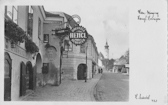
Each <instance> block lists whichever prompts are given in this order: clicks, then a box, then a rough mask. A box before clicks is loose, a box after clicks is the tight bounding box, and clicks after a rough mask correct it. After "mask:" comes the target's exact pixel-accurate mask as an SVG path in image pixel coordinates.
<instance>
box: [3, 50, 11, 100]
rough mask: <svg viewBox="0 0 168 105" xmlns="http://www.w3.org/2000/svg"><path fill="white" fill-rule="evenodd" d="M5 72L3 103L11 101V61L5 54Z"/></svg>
mask: <svg viewBox="0 0 168 105" xmlns="http://www.w3.org/2000/svg"><path fill="white" fill-rule="evenodd" d="M4 64H5V69H4V70H5V71H4V101H10V100H11V75H12V59H11V58H10V55H9V54H8V53H6V52H5V59H4Z"/></svg>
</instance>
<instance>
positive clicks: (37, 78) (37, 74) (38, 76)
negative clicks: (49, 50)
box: [33, 53, 42, 86]
mask: <svg viewBox="0 0 168 105" xmlns="http://www.w3.org/2000/svg"><path fill="white" fill-rule="evenodd" d="M33 79H34V83H33V84H34V86H40V85H41V82H42V59H41V55H40V53H38V54H37V56H36V65H35V70H34V77H33Z"/></svg>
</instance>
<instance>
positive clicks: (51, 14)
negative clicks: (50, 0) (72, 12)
mask: <svg viewBox="0 0 168 105" xmlns="http://www.w3.org/2000/svg"><path fill="white" fill-rule="evenodd" d="M45 14H46V17H57V18H63V17H62V16H60V15H59V14H55V13H51V12H47V11H45Z"/></svg>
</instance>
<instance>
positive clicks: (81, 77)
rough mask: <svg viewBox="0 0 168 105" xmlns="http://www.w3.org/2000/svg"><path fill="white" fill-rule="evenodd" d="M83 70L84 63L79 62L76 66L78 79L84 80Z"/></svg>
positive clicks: (84, 68) (84, 69)
mask: <svg viewBox="0 0 168 105" xmlns="http://www.w3.org/2000/svg"><path fill="white" fill-rule="evenodd" d="M85 71H86V67H85V64H80V65H79V66H78V73H77V78H78V80H84V79H85V76H84V74H85Z"/></svg>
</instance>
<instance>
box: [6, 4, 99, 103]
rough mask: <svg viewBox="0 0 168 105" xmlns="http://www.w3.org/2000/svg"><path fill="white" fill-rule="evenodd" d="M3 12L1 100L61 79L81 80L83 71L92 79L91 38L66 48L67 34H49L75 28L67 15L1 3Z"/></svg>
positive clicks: (95, 55)
mask: <svg viewBox="0 0 168 105" xmlns="http://www.w3.org/2000/svg"><path fill="white" fill-rule="evenodd" d="M4 15H5V28H4V29H5V31H4V34H5V35H4V40H5V47H4V100H5V101H10V100H19V99H20V98H21V97H22V96H25V95H26V94H28V93H29V92H30V91H34V90H35V89H37V87H40V86H45V85H54V86H58V85H60V83H61V80H63V79H77V80H80V79H83V78H84V70H86V71H87V78H88V79H91V78H93V74H94V73H95V71H96V70H97V65H98V53H97V47H96V44H95V41H94V39H93V37H92V36H91V35H89V38H88V40H87V42H86V43H85V44H84V45H82V46H76V45H74V44H72V43H70V46H68V47H67V45H66V43H65V42H66V41H67V40H68V34H67V35H63V37H62V35H61V36H59V35H57V34H55V33H53V30H55V29H63V28H66V27H69V28H70V29H72V28H73V27H75V26H76V23H75V21H74V20H73V19H70V18H72V17H71V16H69V15H68V14H65V13H63V12H58V13H50V12H47V11H45V9H44V7H43V6H5V14H4ZM70 20H71V21H70ZM64 23H66V24H64ZM67 23H68V24H67ZM68 42H70V41H68ZM86 46H87V47H86ZM62 49H63V50H62ZM86 59H87V60H86ZM86 68H87V69H86Z"/></svg>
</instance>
